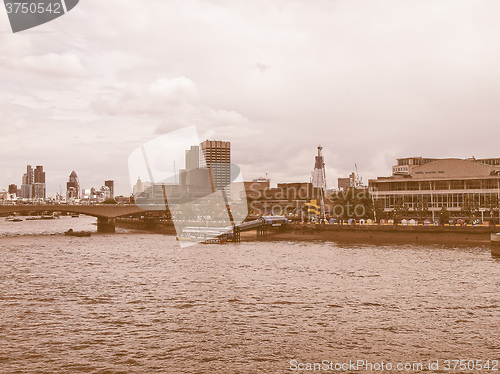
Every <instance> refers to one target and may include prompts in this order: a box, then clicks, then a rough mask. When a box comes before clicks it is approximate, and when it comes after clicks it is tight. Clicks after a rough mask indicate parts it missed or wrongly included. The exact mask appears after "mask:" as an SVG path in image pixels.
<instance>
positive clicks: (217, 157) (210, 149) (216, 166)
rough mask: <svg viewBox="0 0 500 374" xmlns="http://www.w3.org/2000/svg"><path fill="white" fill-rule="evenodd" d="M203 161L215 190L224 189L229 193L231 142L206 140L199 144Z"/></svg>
mask: <svg viewBox="0 0 500 374" xmlns="http://www.w3.org/2000/svg"><path fill="white" fill-rule="evenodd" d="M200 147H201V151H202V152H203V153H202V156H203V158H202V159H201V162H200V167H203V166H204V165H202V164H203V163H204V164H205V165H206V167H208V168H209V169H210V172H211V175H212V182H213V188H214V189H215V190H217V191H223V190H224V191H226V194H227V195H230V193H231V191H230V188H229V186H230V183H231V143H230V142H224V141H220V140H206V141H204V142H203V143H201V145H200Z"/></svg>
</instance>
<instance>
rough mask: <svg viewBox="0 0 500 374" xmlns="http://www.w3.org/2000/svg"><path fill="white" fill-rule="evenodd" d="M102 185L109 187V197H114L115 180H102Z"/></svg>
mask: <svg viewBox="0 0 500 374" xmlns="http://www.w3.org/2000/svg"><path fill="white" fill-rule="evenodd" d="M104 186H106V187H108V188H109V193H110V198H111V199H114V198H115V182H114V181H112V180H109V181H104Z"/></svg>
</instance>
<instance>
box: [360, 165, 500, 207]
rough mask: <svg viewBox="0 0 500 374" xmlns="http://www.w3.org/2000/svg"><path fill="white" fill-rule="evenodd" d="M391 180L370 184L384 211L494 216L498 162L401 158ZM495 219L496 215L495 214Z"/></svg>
mask: <svg viewBox="0 0 500 374" xmlns="http://www.w3.org/2000/svg"><path fill="white" fill-rule="evenodd" d="M392 172H393V174H392V176H390V177H379V178H377V179H372V180H370V181H369V187H370V191H371V193H372V195H373V197H374V199H375V201H377V202H378V204H380V205H381V206H382V207H383V209H384V211H386V212H390V211H394V210H397V209H406V210H408V211H409V212H412V211H413V212H414V211H418V210H426V211H429V212H431V213H432V212H436V211H439V210H441V209H442V208H443V207H445V208H446V209H447V210H449V211H450V212H459V211H461V212H464V211H465V210H471V211H473V212H474V211H475V212H476V213H477V212H483V213H484V212H496V211H498V208H499V202H500V158H494V159H475V158H468V159H456V158H448V159H431V158H422V157H412V158H401V159H398V163H397V165H395V166H393V168H392ZM497 215H498V213H497Z"/></svg>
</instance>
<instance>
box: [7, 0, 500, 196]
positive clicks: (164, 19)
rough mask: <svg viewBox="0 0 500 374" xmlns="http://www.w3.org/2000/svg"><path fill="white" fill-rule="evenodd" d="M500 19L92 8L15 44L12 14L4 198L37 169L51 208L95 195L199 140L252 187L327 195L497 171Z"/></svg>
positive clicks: (292, 9) (424, 4) (473, 5)
mask: <svg viewBox="0 0 500 374" xmlns="http://www.w3.org/2000/svg"><path fill="white" fill-rule="evenodd" d="M499 13H500V2H498V1H494V0H492V1H482V0H467V1H463V0H377V1H373V0H339V1H336V0H288V1H285V0H272V1H269V0H266V1H264V0H252V1H238V0H227V1H226V0H205V1H196V0H142V1H136V2H132V1H123V0H106V1H102V0H81V1H80V4H79V5H78V6H77V7H76V8H75V9H73V10H72V11H71V12H69V13H68V14H67V15H65V16H63V17H61V18H59V19H57V20H55V21H53V22H50V23H48V24H45V25H42V26H39V27H37V28H35V29H32V30H28V31H25V32H20V33H17V34H13V33H12V32H11V29H10V25H9V23H8V19H7V15H6V12H4V11H0V79H1V80H0V124H1V129H2V135H1V138H0V139H1V140H0V169H1V171H2V172H1V173H0V191H1V190H2V189H3V188H5V189H6V188H7V186H8V184H9V183H17V184H18V185H20V183H21V176H22V174H23V173H24V172H25V168H26V164H28V163H29V164H32V165H39V164H40V165H44V167H45V170H46V173H47V184H48V193H49V194H50V195H54V194H55V193H56V192H58V191H59V185H61V186H62V187H63V190H64V186H65V182H66V180H67V178H68V176H69V174H70V172H71V171H72V170H75V171H76V172H77V173H78V175H79V177H80V181H81V184H82V185H83V187H85V188H89V187H90V186H96V187H100V186H101V185H102V184H103V181H104V180H105V179H114V180H115V181H116V182H115V183H116V185H117V187H116V189H117V192H118V193H120V194H128V193H129V192H130V183H129V176H128V169H127V159H128V156H129V154H130V153H131V152H133V150H134V149H135V148H137V147H138V146H140V145H141V144H143V143H144V142H147V141H148V140H151V139H153V138H155V137H157V136H159V135H161V134H165V133H168V132H170V131H173V130H177V129H180V128H183V127H185V126H190V125H196V127H197V128H198V131H199V133H200V136H201V138H202V139H206V138H210V139H220V140H228V141H231V143H232V161H233V163H236V164H238V165H239V166H240V167H241V168H242V171H243V174H244V177H245V179H252V178H256V177H259V176H263V175H265V173H266V172H267V173H268V176H269V177H270V178H271V180H272V182H274V183H276V182H281V181H308V180H309V177H310V173H311V171H312V168H313V166H314V156H315V153H316V147H317V145H318V144H321V145H322V146H323V147H324V154H325V161H326V165H327V180H328V185H329V187H332V186H334V185H336V182H334V181H336V179H337V178H338V177H343V176H347V174H349V173H350V172H351V171H353V169H354V164H355V163H356V164H357V165H358V169H359V173H360V174H361V175H362V176H363V179H364V180H365V181H366V180H367V179H369V178H373V177H376V176H383V175H389V174H390V167H391V165H393V164H394V161H395V158H397V157H407V156H417V155H420V156H424V157H470V156H472V155H474V156H476V157H500V149H499V147H498V144H499V139H500V126H499V124H500V108H499V105H498V103H499V102H500V73H499V72H500V37H499V36H500V23H499V22H498V14H499Z"/></svg>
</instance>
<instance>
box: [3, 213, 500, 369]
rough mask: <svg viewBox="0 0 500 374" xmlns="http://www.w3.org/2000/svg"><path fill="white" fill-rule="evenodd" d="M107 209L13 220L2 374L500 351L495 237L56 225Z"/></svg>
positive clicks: (482, 355) (88, 222)
mask: <svg viewBox="0 0 500 374" xmlns="http://www.w3.org/2000/svg"><path fill="white" fill-rule="evenodd" d="M94 221H95V219H92V218H85V217H81V218H78V219H71V218H69V217H65V218H61V219H60V220H54V221H45V222H41V221H32V222H27V221H25V222H19V223H12V222H3V220H2V222H0V235H1V236H2V237H1V238H0V253H1V259H2V260H1V262H0V287H1V288H0V372H2V373H259V372H263V373H287V372H297V370H291V369H293V368H296V369H297V368H299V367H305V366H299V363H302V364H303V365H305V364H306V363H314V362H321V361H322V360H328V361H333V362H346V361H349V360H367V361H369V362H374V363H376V362H381V361H385V362H391V363H394V364H395V363H397V362H401V363H406V362H422V363H428V361H429V360H445V359H450V360H452V359H474V360H498V359H499V358H500V357H499V356H500V353H499V352H500V338H499V326H500V294H499V286H500V271H499V270H500V260H498V259H496V258H493V257H492V256H491V255H490V252H489V248H488V247H485V246H479V247H465V246H464V247H459V246H444V245H435V246H418V245H385V246H375V245H368V244H366V245H360V244H356V245H345V244H342V245H340V244H336V243H328V242H317V243H310V242H309V243H305V242H302V243H301V242H251V243H240V244H230V243H228V244H225V245H197V246H193V247H189V248H185V249H180V248H179V247H178V245H177V243H176V241H175V238H174V237H171V236H163V235H157V234H149V233H137V232H128V231H125V230H123V231H121V232H119V233H117V234H114V235H109V234H108V235H93V236H92V237H87V238H76V237H65V236H63V235H50V234H54V233H61V232H63V231H65V230H66V229H68V228H69V227H72V228H73V229H75V230H81V229H85V230H89V229H93V230H95V226H94V225H92V223H93V222H94ZM12 233H14V234H16V235H15V236H12V235H11V234H12ZM42 233H43V235H37V234H42ZM293 360H295V361H293ZM294 365H295V366H294ZM440 365H441V366H440V368H442V367H443V366H442V364H440ZM302 372H304V371H302ZM307 372H310V371H307ZM331 372H369V371H368V370H363V369H360V370H358V371H353V370H351V371H331ZM377 372H385V371H377ZM394 372H396V371H394ZM407 372H410V371H407ZM413 372H416V371H413ZM436 372H448V371H445V370H443V369H442V370H440V371H436ZM455 372H457V371H455ZM481 372H485V371H484V370H483V371H481ZM493 372H495V371H493Z"/></svg>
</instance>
